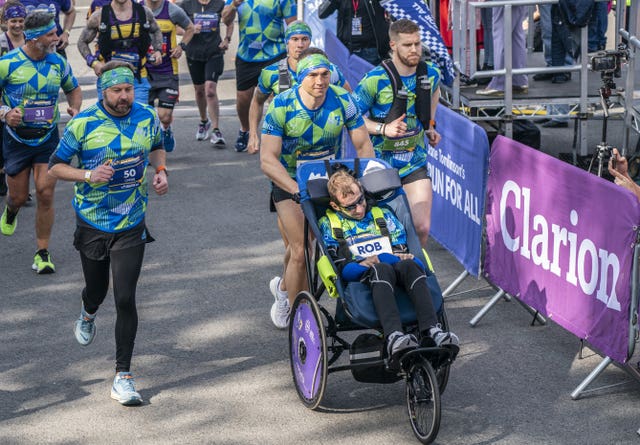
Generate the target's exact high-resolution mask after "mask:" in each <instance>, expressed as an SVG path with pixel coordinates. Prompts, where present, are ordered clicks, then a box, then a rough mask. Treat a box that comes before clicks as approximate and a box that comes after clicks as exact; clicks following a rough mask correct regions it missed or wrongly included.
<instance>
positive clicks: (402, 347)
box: [387, 331, 418, 366]
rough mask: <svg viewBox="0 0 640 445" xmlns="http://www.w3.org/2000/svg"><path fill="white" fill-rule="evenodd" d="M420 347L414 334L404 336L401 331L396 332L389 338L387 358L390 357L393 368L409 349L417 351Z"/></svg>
mask: <svg viewBox="0 0 640 445" xmlns="http://www.w3.org/2000/svg"><path fill="white" fill-rule="evenodd" d="M417 346H418V340H417V339H416V338H415V337H414V336H413V335H412V334H403V333H402V332H400V331H394V332H392V333H391V334H389V337H387V357H389V360H390V362H391V363H392V366H393V365H395V364H397V363H398V359H399V358H400V356H401V355H402V354H403V353H404V352H406V351H407V350H408V349H415V348H416V347H417Z"/></svg>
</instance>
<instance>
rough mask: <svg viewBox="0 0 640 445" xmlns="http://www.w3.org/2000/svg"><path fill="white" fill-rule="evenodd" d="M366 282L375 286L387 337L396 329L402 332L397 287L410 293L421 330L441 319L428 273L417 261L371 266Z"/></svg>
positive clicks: (374, 297)
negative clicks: (431, 290)
mask: <svg viewBox="0 0 640 445" xmlns="http://www.w3.org/2000/svg"><path fill="white" fill-rule="evenodd" d="M363 282H365V283H367V284H369V286H371V294H372V297H373V304H374V306H375V308H376V312H377V314H378V317H379V318H380V324H381V325H382V330H383V331H384V334H385V336H388V335H389V334H391V333H392V332H394V331H400V332H402V321H401V319H400V311H399V310H398V304H397V303H396V297H395V289H396V287H397V286H400V287H402V288H404V290H405V291H406V292H407V294H408V295H409V298H410V299H411V302H412V303H413V307H414V308H415V311H416V317H417V319H418V328H419V329H420V331H421V332H425V331H427V330H429V328H431V327H432V326H435V325H436V323H437V322H438V319H437V316H436V311H435V309H434V307H433V301H432V300H431V294H430V293H429V288H428V287H427V277H426V275H425V272H424V271H423V270H422V269H421V268H420V266H418V264H417V263H416V262H415V261H413V260H401V261H399V262H397V263H395V264H388V263H377V264H374V265H373V266H371V267H370V268H369V270H368V271H367V273H366V274H365V275H364V277H363Z"/></svg>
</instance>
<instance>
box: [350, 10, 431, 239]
mask: <svg viewBox="0 0 640 445" xmlns="http://www.w3.org/2000/svg"><path fill="white" fill-rule="evenodd" d="M419 30H420V29H419V28H418V25H417V24H416V23H415V22H413V21H411V20H407V19H400V20H397V21H395V22H393V23H392V24H391V26H390V27H389V38H390V39H391V43H390V44H391V51H392V56H391V62H392V63H393V65H394V66H395V67H396V69H397V71H398V74H399V75H400V79H401V83H402V85H401V88H399V90H401V91H404V92H405V93H406V97H407V101H406V107H404V108H405V109H404V110H402V112H401V114H400V116H399V117H397V118H394V119H393V120H391V119H388V118H387V117H388V115H389V113H390V111H391V108H392V103H393V101H394V100H393V99H394V91H393V87H392V84H391V79H390V78H389V75H388V74H387V72H386V70H385V69H384V68H383V67H382V66H377V67H375V68H374V69H373V70H371V71H369V73H367V74H366V75H365V77H364V78H363V79H362V80H361V81H360V83H359V84H358V86H357V87H356V90H355V94H354V95H355V97H356V103H357V105H358V108H359V109H360V112H361V113H362V114H363V116H364V115H367V116H366V117H365V118H364V119H365V122H366V125H367V130H368V131H369V133H370V134H371V136H372V137H371V139H372V141H373V145H374V148H375V150H376V156H377V157H379V158H380V159H383V160H385V161H387V162H388V163H389V164H391V165H392V166H393V167H395V168H397V169H398V171H399V173H400V178H401V180H402V185H403V188H404V190H405V192H406V194H407V199H408V200H409V205H410V207H411V216H412V217H413V221H414V224H415V226H416V230H417V232H418V236H419V238H420V242H421V243H422V245H423V246H426V243H427V239H428V238H429V229H430V226H431V201H432V196H433V191H432V188H431V178H430V177H429V175H428V173H427V148H426V141H425V137H426V138H427V139H428V142H429V144H430V145H432V146H436V145H437V144H438V142H439V141H440V135H439V134H438V132H437V131H436V128H435V125H436V124H435V114H436V107H437V105H438V99H439V97H440V89H439V83H440V71H439V70H438V69H437V68H436V67H435V66H434V65H433V64H431V63H430V62H427V67H426V73H427V77H428V80H429V84H430V87H431V109H430V116H431V118H430V121H429V123H428V128H426V127H425V126H424V125H423V124H422V123H421V121H420V119H418V113H417V112H416V107H415V103H416V92H417V88H418V86H417V84H416V82H417V80H416V78H417V76H416V70H417V68H418V64H419V63H420V61H421V58H422V42H421V41H420V33H419Z"/></svg>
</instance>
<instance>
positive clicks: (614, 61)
mask: <svg viewBox="0 0 640 445" xmlns="http://www.w3.org/2000/svg"><path fill="white" fill-rule="evenodd" d="M628 56H629V51H628V50H627V48H626V46H624V44H620V45H619V46H618V49H616V50H606V51H598V52H596V53H591V54H589V69H590V70H591V71H597V72H600V73H603V74H605V73H606V74H612V73H613V74H615V76H616V77H620V68H621V66H622V62H623V61H626V60H627V58H628Z"/></svg>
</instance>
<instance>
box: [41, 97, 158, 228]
mask: <svg viewBox="0 0 640 445" xmlns="http://www.w3.org/2000/svg"><path fill="white" fill-rule="evenodd" d="M161 147H162V139H161V136H160V121H159V120H158V115H157V114H156V112H155V110H154V109H153V107H150V106H149V105H145V104H141V103H139V102H134V103H133V106H132V108H131V112H130V113H129V114H128V115H127V116H124V117H115V116H112V115H110V114H109V113H107V112H106V111H105V109H104V107H103V106H102V103H101V102H99V103H97V104H95V105H93V106H91V107H89V108H87V109H86V110H84V111H82V112H80V113H78V115H77V116H75V117H74V118H73V119H72V120H71V121H69V123H68V124H67V127H66V128H65V131H64V135H63V136H62V139H61V140H60V144H59V145H58V148H57V150H56V151H55V152H54V154H53V155H52V156H55V157H56V158H58V159H59V160H60V161H62V162H65V163H69V162H71V159H72V158H73V157H74V156H77V157H78V161H79V168H83V169H88V170H93V169H94V168H96V167H97V166H99V165H101V164H105V163H109V164H110V165H111V166H112V167H113V168H114V169H115V174H114V175H113V177H112V178H111V181H109V182H108V183H102V184H89V183H87V182H76V183H75V186H74V188H75V196H74V198H73V202H72V203H73V207H74V209H75V210H76V213H77V214H78V216H79V217H80V218H81V219H82V220H83V221H85V222H86V223H87V224H89V225H91V226H92V227H95V228H96V229H98V230H101V231H103V232H109V233H116V232H121V231H123V230H127V229H130V228H132V227H134V226H136V225H137V224H139V223H140V222H141V221H142V220H143V219H144V214H145V211H146V208H147V193H148V192H147V180H146V174H145V173H146V170H147V165H148V164H149V153H150V152H151V151H152V150H154V149H156V148H161Z"/></svg>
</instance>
